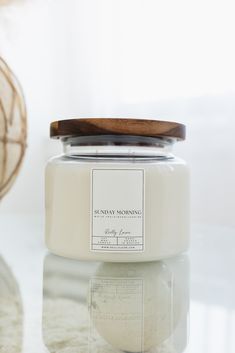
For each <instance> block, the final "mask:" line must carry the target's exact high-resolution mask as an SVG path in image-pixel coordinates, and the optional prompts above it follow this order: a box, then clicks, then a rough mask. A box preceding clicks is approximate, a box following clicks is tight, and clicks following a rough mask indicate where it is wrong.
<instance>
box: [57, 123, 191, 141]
mask: <svg viewBox="0 0 235 353" xmlns="http://www.w3.org/2000/svg"><path fill="white" fill-rule="evenodd" d="M185 133H186V128H185V125H183V124H180V123H176V122H172V121H160V120H147V119H131V118H78V119H69V120H58V121H54V122H52V123H51V126H50V137H51V138H66V137H72V136H97V135H135V136H147V137H168V138H173V139H176V140H184V139H185Z"/></svg>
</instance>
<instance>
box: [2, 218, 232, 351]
mask: <svg viewBox="0 0 235 353" xmlns="http://www.w3.org/2000/svg"><path fill="white" fill-rule="evenodd" d="M42 234H43V230H42V226H41V224H40V219H39V218H37V217H34V216H26V215H21V216H15V215H7V216H6V215H5V216H3V215H1V216H0V352H1V353H15V352H17V353H19V352H22V353H39V352H42V353H43V352H53V353H54V352H58V353H91V352H92V353H96V352H99V353H112V352H113V353H118V352H119V353H121V352H136V353H140V352H141V353H142V352H148V353H183V352H185V353H234V352H235V257H234V249H235V230H234V229H230V228H222V227H216V226H197V227H193V231H192V245H191V250H190V251H189V253H188V254H183V255H180V256H177V257H174V258H171V259H167V260H163V261H159V262H150V263H130V264H127V263H121V264H118V263H97V262H79V261H74V260H69V259H65V258H60V257H57V256H54V255H52V254H49V253H48V252H47V251H46V249H45V247H44V244H43V236H42Z"/></svg>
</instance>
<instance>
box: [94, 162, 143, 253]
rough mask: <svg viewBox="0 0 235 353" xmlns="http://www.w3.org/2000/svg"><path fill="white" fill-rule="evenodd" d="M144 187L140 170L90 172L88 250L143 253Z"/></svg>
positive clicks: (100, 170)
mask: <svg viewBox="0 0 235 353" xmlns="http://www.w3.org/2000/svg"><path fill="white" fill-rule="evenodd" d="M144 184H145V182H144V169H92V175H91V250H92V251H100V252H105V251H107V252H142V251H144V245H145V244H144Z"/></svg>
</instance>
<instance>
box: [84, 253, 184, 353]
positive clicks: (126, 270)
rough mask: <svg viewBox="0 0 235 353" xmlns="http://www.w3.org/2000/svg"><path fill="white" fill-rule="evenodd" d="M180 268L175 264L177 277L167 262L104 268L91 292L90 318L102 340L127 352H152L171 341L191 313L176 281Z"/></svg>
mask: <svg viewBox="0 0 235 353" xmlns="http://www.w3.org/2000/svg"><path fill="white" fill-rule="evenodd" d="M185 261H186V260H185V259H184V260H183V262H184V266H185V265H186V263H185ZM181 262H182V259H180V258H179V259H178V260H175V261H174V267H175V268H174V269H173V271H172V268H171V267H170V266H168V265H167V263H164V262H152V263H144V264H119V265H117V264H102V265H101V266H100V267H99V268H98V270H97V272H96V276H95V277H94V278H93V279H92V280H91V290H90V296H91V297H90V298H91V299H90V315H91V319H92V322H93V324H94V326H95V328H96V330H97V331H98V332H99V334H100V335H101V336H102V337H103V338H104V339H105V340H106V341H107V342H108V343H110V344H111V345H112V346H113V347H115V348H117V349H120V350H122V351H127V352H145V351H149V350H150V349H153V348H157V347H159V346H161V345H162V344H163V342H164V341H166V340H170V339H173V337H174V332H175V330H176V328H177V326H178V325H180V324H182V320H183V321H185V323H186V315H187V307H188V295H187V293H186V292H185V293H184V296H182V283H179V282H178V280H179V278H177V267H178V268H179V267H181V266H182V264H181ZM186 262H187V261H186ZM186 267H187V265H186ZM181 270H182V269H181ZM186 272H187V271H186ZM184 274H185V273H184ZM186 278H187V273H186V277H185V280H186ZM186 282H187V280H186ZM184 285H185V283H184ZM183 339H184V340H186V337H185V336H184V335H183ZM171 343H172V342H171ZM185 344H186V341H185V342H184V343H183V346H184V345H185ZM175 348H176V347H175Z"/></svg>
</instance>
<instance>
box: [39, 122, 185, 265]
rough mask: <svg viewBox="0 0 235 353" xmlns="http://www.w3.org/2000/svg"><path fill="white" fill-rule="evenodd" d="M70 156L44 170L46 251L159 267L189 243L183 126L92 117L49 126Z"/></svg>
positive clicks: (66, 155)
mask: <svg viewBox="0 0 235 353" xmlns="http://www.w3.org/2000/svg"><path fill="white" fill-rule="evenodd" d="M51 137H52V138H59V139H61V141H62V143H63V146H64V154H63V155H61V156H59V157H55V158H53V159H51V160H50V161H49V162H48V164H47V167H46V190H45V194H46V195H45V199H46V244H47V247H48V248H49V250H50V251H51V252H53V253H55V254H57V255H61V256H65V257H70V258H77V259H80V260H100V261H111V262H132V261H133V262H138V261H153V260H159V259H162V258H166V257H170V256H173V255H176V254H178V253H181V252H184V251H186V250H187V248H188V243H189V171H188V167H187V166H186V164H185V162H184V161H183V160H181V159H179V158H177V157H175V156H174V154H173V153H172V147H173V145H174V143H175V142H176V141H178V140H183V139H185V126H184V125H182V124H179V123H174V122H166V121H156V120H141V119H109V118H105V119H103V118H86V119H72V120H61V121H56V122H53V123H52V124H51Z"/></svg>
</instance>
